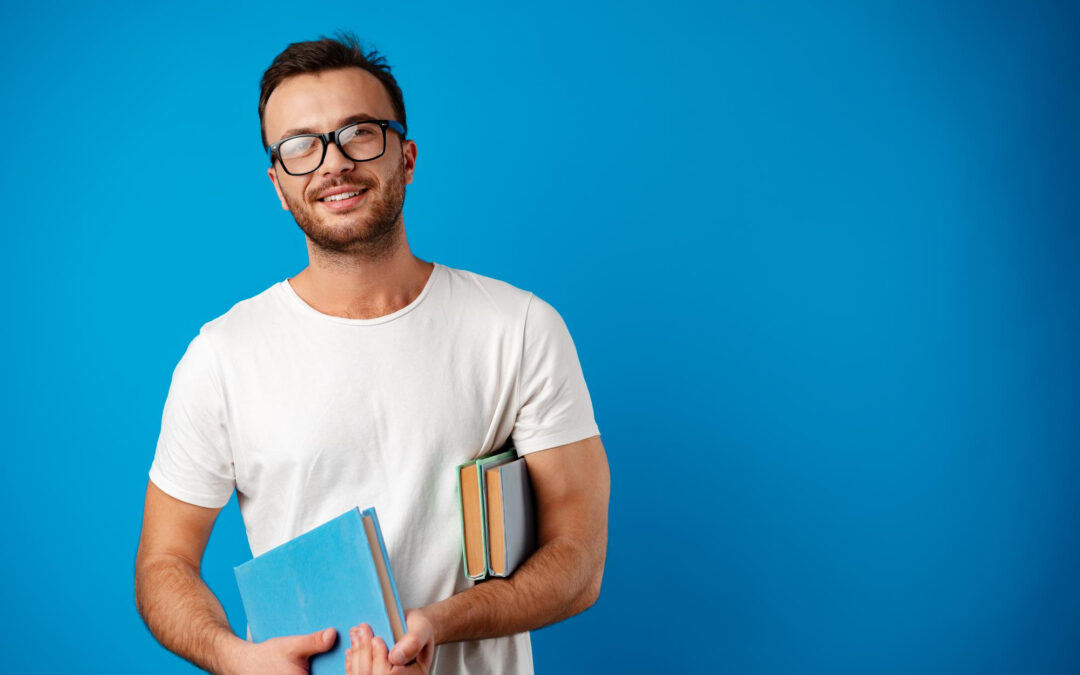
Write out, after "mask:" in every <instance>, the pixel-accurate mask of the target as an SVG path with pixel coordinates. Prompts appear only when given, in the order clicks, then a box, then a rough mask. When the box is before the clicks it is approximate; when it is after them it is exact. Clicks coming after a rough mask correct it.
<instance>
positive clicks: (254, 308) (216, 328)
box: [198, 281, 287, 349]
mask: <svg viewBox="0 0 1080 675" xmlns="http://www.w3.org/2000/svg"><path fill="white" fill-rule="evenodd" d="M284 283H287V282H285V281H282V282H278V283H276V284H274V285H273V286H271V287H269V288H267V289H266V290H264V291H262V292H261V293H259V294H258V295H255V296H252V297H250V298H247V299H245V300H241V301H240V302H237V303H236V304H235V305H233V306H232V307H230V308H229V310H228V311H227V312H225V313H224V314H222V315H221V316H219V317H217V318H215V319H212V320H210V321H208V322H206V323H205V324H203V325H202V327H201V328H200V329H199V336H198V339H199V340H200V341H201V342H203V343H204V347H205V348H207V349H214V348H215V347H216V348H221V347H223V346H225V345H229V344H236V343H241V344H242V343H244V342H245V341H249V340H251V339H252V338H255V337H257V336H258V335H259V334H265V332H266V330H267V328H268V327H269V326H271V325H273V324H274V323H276V322H278V321H279V318H280V316H281V314H282V311H283V309H284V306H285V301H286V299H287V298H286V297H285V291H284V289H283V288H282V287H281V286H282V284H284Z"/></svg>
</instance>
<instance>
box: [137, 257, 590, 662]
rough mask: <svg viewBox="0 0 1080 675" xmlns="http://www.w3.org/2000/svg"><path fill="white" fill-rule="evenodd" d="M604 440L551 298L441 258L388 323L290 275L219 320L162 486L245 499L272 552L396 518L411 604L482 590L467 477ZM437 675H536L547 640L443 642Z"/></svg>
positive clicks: (193, 347)
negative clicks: (345, 516)
mask: <svg viewBox="0 0 1080 675" xmlns="http://www.w3.org/2000/svg"><path fill="white" fill-rule="evenodd" d="M598 433H599V431H598V429H597V426H596V422H595V420H594V418H593V409H592V403H591V401H590V399H589V393H588V390H587V389H586V387H585V379H584V377H583V376H582V372H581V366H580V365H579V363H578V358H577V352H576V351H575V349H574V344H573V341H572V340H571V338H570V334H569V332H568V331H567V329H566V326H565V324H564V323H563V321H562V318H561V317H560V316H559V315H558V313H557V312H556V311H555V310H554V309H553V308H552V307H551V306H550V305H548V304H547V303H545V302H544V301H542V300H540V299H539V298H537V297H535V296H534V295H532V294H531V293H528V292H525V291H522V290H519V289H517V288H514V287H513V286H510V285H509V284H506V283H503V282H501V281H496V280H494V279H489V278H487V277H483V276H480V275H477V274H473V273H471V272H466V271H462V270H456V269H452V268H449V267H445V266H443V265H439V264H436V265H435V267H434V270H433V271H432V273H431V277H430V278H429V279H428V282H427V284H426V285H425V286H424V289H423V291H422V292H421V293H420V295H419V296H417V298H416V299H415V300H414V301H413V302H412V303H410V304H409V305H407V306H406V307H403V308H402V309H400V310H398V311H396V312H394V313H393V314H389V315H386V316H382V317H378V318H375V319H345V318H341V317H335V316H330V315H327V314H323V313H321V312H319V311H317V310H315V309H314V308H312V307H311V306H310V305H308V304H307V303H305V302H304V301H303V300H302V299H301V298H300V297H299V296H298V295H297V294H296V293H295V291H293V289H292V287H291V286H290V285H289V282H288V281H287V280H286V281H282V282H280V283H277V284H275V285H274V286H271V287H270V288H269V289H267V290H266V291H264V292H262V293H260V294H259V295H257V296H255V297H253V298H251V299H249V300H245V301H243V302H240V303H238V304H237V305H236V306H234V307H233V308H232V309H230V310H229V311H228V312H227V313H225V314H224V315H223V316H221V317H219V318H217V319H215V320H213V321H211V322H209V323H207V324H206V325H205V326H203V328H202V330H201V331H200V332H199V335H198V336H197V337H196V338H195V339H194V340H192V342H191V344H190V345H189V347H188V349H187V352H186V353H185V354H184V357H183V359H181V361H180V364H179V365H178V366H177V367H176V371H175V372H174V373H173V379H172V385H171V387H170V389H169V396H168V399H167V401H166V403H165V412H164V415H163V417H162V423H161V435H160V437H159V439H158V445H157V453H156V455H155V457H154V462H153V465H152V466H151V468H150V479H151V480H152V481H153V482H154V484H155V485H156V486H158V487H159V488H161V489H162V490H163V491H164V492H166V493H168V494H169V495H171V496H173V497H176V498H177V499H180V500H183V501H185V502H189V503H191V504H196V505H199V506H205V507H211V508H217V507H221V506H223V505H224V504H225V503H226V502H227V501H228V500H229V497H230V495H231V494H232V492H233V490H234V489H235V490H236V492H237V499H238V501H239V505H240V511H241V514H242V515H243V519H244V525H245V527H246V528H247V535H248V542H249V543H250V545H251V551H252V553H253V554H254V555H259V554H261V553H264V552H266V551H268V550H269V549H271V548H274V547H275V546H278V545H279V544H282V543H284V542H286V541H288V540H289V539H292V538H293V537H296V536H297V535H300V534H302V533H304V532H307V531H308V530H311V529H312V528H314V527H317V526H318V525H321V524H322V523H324V522H326V521H328V520H329V519H331V518H333V517H335V516H338V515H340V514H341V513H344V512H345V511H346V510H348V509H349V508H352V507H354V506H360V507H361V508H366V507H369V506H374V507H375V508H376V510H377V511H378V514H379V521H380V524H381V526H382V530H383V535H384V538H385V540H386V545H387V549H388V550H389V555H390V564H391V566H392V568H393V570H394V575H395V577H396V581H397V585H398V591H399V593H400V596H401V602H402V605H403V606H405V607H406V608H411V607H422V606H424V605H426V604H428V603H431V602H435V601H437V600H440V599H442V598H445V597H448V596H450V595H452V594H453V593H455V592H457V591H460V590H463V589H465V588H467V587H468V586H469V585H470V584H471V582H469V581H468V580H467V579H466V577H465V575H464V574H463V572H462V562H461V528H460V524H459V519H460V516H459V510H458V505H457V496H456V486H457V479H456V472H455V468H456V467H457V466H458V465H459V464H461V463H462V462H465V461H467V460H469V459H470V458H474V457H479V456H481V455H484V454H487V453H489V452H491V451H493V450H495V449H497V448H498V447H499V446H501V445H502V444H503V443H504V442H505V441H506V439H507V438H508V437H512V438H513V440H514V445H515V446H516V447H517V449H518V452H519V453H520V454H527V453H530V452H535V451H538V450H544V449H547V448H552V447H555V446H559V445H564V444H566V443H571V442H574V441H579V440H582V439H584V438H588V437H590V436H595V435H597V434H598ZM432 672H433V673H438V675H451V674H456V673H531V672H532V651H531V646H530V642H529V634H528V633H522V634H519V635H513V636H510V637H503V638H497V639H492V640H481V641H478V642H466V643H454V644H448V645H442V646H440V647H439V648H438V650H437V653H436V660H435V669H434V670H433V671H432Z"/></svg>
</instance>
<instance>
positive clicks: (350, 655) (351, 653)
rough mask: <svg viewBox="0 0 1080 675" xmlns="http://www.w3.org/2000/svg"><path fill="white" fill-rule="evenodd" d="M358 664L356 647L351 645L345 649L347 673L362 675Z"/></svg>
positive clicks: (349, 674)
mask: <svg viewBox="0 0 1080 675" xmlns="http://www.w3.org/2000/svg"><path fill="white" fill-rule="evenodd" d="M357 665H358V664H357V662H356V648H355V647H353V646H350V647H349V648H348V649H346V650H345V675H362V673H361V671H360V670H359V669H358V668H357Z"/></svg>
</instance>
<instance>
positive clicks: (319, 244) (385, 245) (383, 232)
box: [285, 165, 405, 260]
mask: <svg viewBox="0 0 1080 675" xmlns="http://www.w3.org/2000/svg"><path fill="white" fill-rule="evenodd" d="M340 185H358V186H360V187H361V188H367V190H368V191H367V193H366V194H365V195H364V202H363V203H362V204H361V209H363V208H365V207H366V210H367V211H368V214H367V216H361V215H359V214H356V215H352V214H348V215H350V216H352V218H355V219H359V220H360V222H356V221H355V220H350V221H349V222H340V223H338V224H337V225H335V226H330V225H328V224H327V223H326V221H325V219H324V218H321V217H320V216H319V215H318V214H316V212H315V207H313V206H311V205H309V203H308V202H307V201H306V200H304V199H302V198H301V199H299V200H293V199H292V198H290V197H289V195H288V194H285V203H286V204H288V206H289V211H290V212H291V213H292V215H293V218H295V219H296V224H297V225H299V226H300V229H301V230H303V232H304V234H305V235H307V238H308V240H309V241H311V243H312V245H314V246H315V248H316V249H318V250H320V251H321V252H322V253H325V254H329V255H330V256H332V257H339V256H341V255H348V256H350V257H355V256H360V257H363V258H365V259H369V260H378V259H381V258H384V257H387V256H388V255H390V254H391V253H392V252H393V251H394V249H395V248H396V246H397V242H398V240H399V239H400V236H401V234H402V230H403V228H402V227H401V222H400V221H401V211H402V209H403V208H404V206H405V167H403V166H400V165H399V166H398V169H397V171H395V172H394V173H393V175H391V176H390V180H389V181H388V182H387V183H386V189H385V190H384V191H381V192H379V193H376V192H375V191H374V190H373V188H374V183H372V182H371V181H366V180H365V181H349V180H339V181H335V182H333V183H329V184H324V185H320V186H319V187H318V190H314V191H313V192H321V191H323V190H327V189H330V188H334V187H338V186H340ZM340 220H342V221H344V220H345V218H341V219H340Z"/></svg>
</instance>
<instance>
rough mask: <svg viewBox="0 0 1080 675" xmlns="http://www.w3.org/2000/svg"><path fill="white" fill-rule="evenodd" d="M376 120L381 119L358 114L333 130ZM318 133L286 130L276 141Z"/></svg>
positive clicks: (309, 129) (307, 129)
mask: <svg viewBox="0 0 1080 675" xmlns="http://www.w3.org/2000/svg"><path fill="white" fill-rule="evenodd" d="M378 119H382V118H381V117H375V116H374V115H369V114H367V113H359V114H356V115H349V116H348V117H346V118H345V119H343V120H339V121H338V125H337V126H336V127H334V128H335V129H340V128H341V127H343V126H345V125H346V124H353V123H355V122H370V121H371V120H378ZM319 133H322V132H321V131H316V130H315V129H312V128H311V127H296V128H294V129H288V130H286V131H285V133H283V134H281V137H280V138H278V141H283V140H285V139H286V138H289V137H290V136H300V135H301V134H319Z"/></svg>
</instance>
